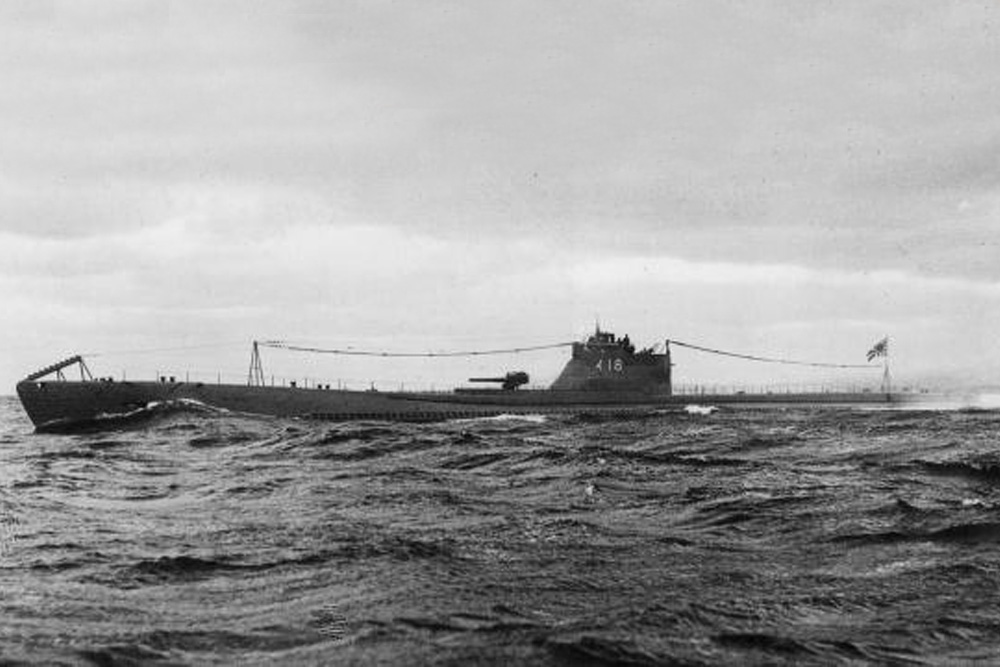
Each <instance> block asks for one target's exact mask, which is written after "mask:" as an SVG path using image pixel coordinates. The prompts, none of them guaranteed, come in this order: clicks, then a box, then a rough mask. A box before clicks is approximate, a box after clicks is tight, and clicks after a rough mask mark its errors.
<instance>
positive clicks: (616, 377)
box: [551, 327, 671, 395]
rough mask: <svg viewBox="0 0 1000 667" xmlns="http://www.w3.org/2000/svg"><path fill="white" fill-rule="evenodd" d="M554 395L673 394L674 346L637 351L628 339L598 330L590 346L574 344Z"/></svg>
mask: <svg viewBox="0 0 1000 667" xmlns="http://www.w3.org/2000/svg"><path fill="white" fill-rule="evenodd" d="M551 389H552V390H553V391H635V392H643V393H656V394H667V395H669V394H670V393H671V385H670V345H669V342H668V343H667V345H666V350H665V352H664V353H663V354H658V353H656V352H654V350H653V348H645V349H642V350H638V351H636V349H635V346H634V345H633V344H632V341H630V340H629V337H628V335H627V334H626V335H625V336H622V337H621V338H618V337H616V336H615V334H613V333H611V332H608V331H601V330H600V328H599V327H598V328H597V329H596V330H595V331H594V333H593V334H592V335H591V336H590V337H588V338H587V340H586V342H582V343H581V342H577V343H573V355H572V357H571V358H570V360H569V362H567V363H566V366H565V368H563V370H562V373H560V374H559V377H558V378H556V380H555V382H553V383H552V386H551Z"/></svg>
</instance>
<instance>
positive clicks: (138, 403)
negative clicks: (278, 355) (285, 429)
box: [17, 331, 907, 431]
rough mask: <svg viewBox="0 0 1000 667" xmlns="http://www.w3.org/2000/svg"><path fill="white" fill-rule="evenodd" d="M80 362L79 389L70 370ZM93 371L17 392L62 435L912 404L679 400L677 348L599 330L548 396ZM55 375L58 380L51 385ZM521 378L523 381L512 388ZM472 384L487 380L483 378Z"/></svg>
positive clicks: (897, 398) (37, 377)
mask: <svg viewBox="0 0 1000 667" xmlns="http://www.w3.org/2000/svg"><path fill="white" fill-rule="evenodd" d="M75 364H79V365H80V368H81V380H80V381H67V380H65V378H64V377H63V375H62V370H63V369H65V368H66V367H68V366H72V365H75ZM85 371H86V366H85V365H84V364H83V361H82V359H80V358H79V357H71V358H69V359H66V360H64V361H62V362H59V363H57V364H53V365H52V366H49V367H47V368H45V369H42V370H41V371H38V372H37V373H33V374H31V375H29V376H28V377H27V378H26V379H25V380H23V381H21V382H19V383H18V385H17V393H18V396H19V397H20V399H21V403H22V405H23V406H24V409H25V411H26V412H27V414H28V416H29V418H30V419H31V421H32V423H33V424H34V425H35V427H36V429H37V430H40V431H54V430H66V429H73V428H76V427H79V426H80V425H85V424H93V423H101V422H102V421H104V420H108V419H120V418H121V417H122V416H127V415H132V414H138V413H142V412H143V411H147V410H148V409H149V408H150V406H155V405H157V404H181V405H183V404H184V403H185V402H188V403H190V402H194V403H196V404H202V405H206V406H210V407H212V408H217V409H222V410H229V411H233V412H238V413H247V414H256V415H273V416H279V417H298V418H312V419H329V420H351V419H382V420H398V421H433V420H442V419H454V418H475V417H489V416H497V415H504V414H513V415H517V414H571V415H573V414H576V415H580V414H595V415H617V414H625V415H636V414H642V413H650V412H656V411H659V410H671V409H674V410H678V409H680V408H682V407H683V406H685V405H689V404H692V403H696V404H701V405H714V406H761V407H763V406H781V405H823V406H836V405H842V406H850V405H879V404H881V405H890V404H896V403H901V402H904V401H906V400H907V397H905V396H901V395H890V394H886V393H875V392H872V393H773V394H771V393H767V394H743V393H741V394H701V395H696V396H691V395H674V394H673V392H672V388H671V363H670V350H669V344H668V345H667V346H666V349H665V350H664V352H663V353H661V354H657V353H654V351H653V350H652V349H646V350H641V351H638V352H637V351H636V350H635V349H634V348H633V347H632V345H631V343H630V342H629V340H628V337H627V336H626V337H624V338H622V339H618V338H616V337H615V336H614V335H613V334H609V333H604V332H601V331H597V332H596V333H595V334H594V335H593V336H591V337H590V338H589V339H588V340H587V341H586V342H585V343H574V344H573V351H572V357H571V358H570V360H569V361H568V362H567V364H566V366H565V368H564V369H563V371H562V373H561V374H560V375H559V377H558V378H557V379H556V380H555V382H553V384H552V386H551V387H550V388H548V389H528V390H525V389H518V388H517V387H518V386H520V385H521V384H522V380H523V382H527V378H528V376H527V374H526V373H523V372H521V371H518V372H514V373H509V374H508V375H506V376H503V377H501V378H485V379H486V380H487V381H490V382H493V381H504V380H508V382H506V383H505V385H504V386H505V387H506V389H501V388H497V389H456V390H454V391H451V392H437V393H435V392H380V391H351V390H341V389H333V390H331V389H327V388H297V387H268V386H261V385H259V384H258V385H254V384H250V385H233V384H209V383H200V382H193V383H192V382H174V381H167V379H166V378H161V381H160V382H127V381H120V382H119V381H111V380H107V379H103V380H93V379H87V377H86V375H89V372H87V373H86V375H85ZM53 374H55V375H56V376H57V379H55V380H46V379H44V378H46V377H47V376H50V375H53ZM512 379H516V380H517V381H516V382H513V381H510V380H512ZM474 380H481V379H480V378H475V379H474Z"/></svg>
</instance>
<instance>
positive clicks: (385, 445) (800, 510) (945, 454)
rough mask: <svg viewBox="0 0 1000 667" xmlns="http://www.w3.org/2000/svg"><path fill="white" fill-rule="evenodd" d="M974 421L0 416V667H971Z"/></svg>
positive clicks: (995, 435)
mask: <svg viewBox="0 0 1000 667" xmlns="http://www.w3.org/2000/svg"><path fill="white" fill-rule="evenodd" d="M998 588H1000V412H997V411H964V412H963V411H925V412H918V411H912V412H911V411H888V410H864V411H862V410H834V409H791V410H746V409H744V410H735V411H719V412H714V413H712V414H687V413H679V414H662V415H654V416H649V417H646V418H642V419H636V420H595V419H580V418H541V417H538V418H531V419H517V418H509V419H507V418H497V419H484V420H469V421H450V422H445V423H440V424H423V425H412V424H386V423H377V422H351V423H341V424H335V423H324V422H303V421H297V420H283V419H274V418H255V417H246V416H234V415H231V414H225V413H219V412H214V411H211V410H200V409H195V408H194V407H192V406H187V407H180V408H178V409H172V410H171V409H165V410H164V409H161V410H157V411H155V412H154V413H152V414H150V415H149V418H148V419H147V420H145V421H142V422H139V423H130V424H128V425H124V426H121V427H118V428H108V429H106V430H103V431H94V432H88V433H79V434H74V435H37V434H34V433H33V432H32V429H31V426H30V424H29V422H28V420H27V418H26V416H25V415H24V414H23V412H22V411H21V408H20V406H19V404H18V403H17V401H16V400H15V399H13V398H4V399H0V656H2V657H0V662H2V664H21V663H27V664H45V665H59V664H65V665H139V664H141V665H174V664H177V665H185V664H226V665H229V664H250V665H253V664H261V665H268V664H302V665H325V664H357V665H370V664H376V665H378V664H382V665H467V664H483V665H490V664H505V665H506V664H522V665H552V664H554V665H604V664H624V665H654V664H691V665H698V664H706V665H715V664H740V665H743V664H767V665H774V664H779V665H780V664H795V665H802V664H806V665H809V664H816V665H827V664H838V663H842V664H866V663H870V664H884V663H891V664H942V663H944V664H948V663H963V662H966V661H977V660H979V661H982V662H983V663H997V662H1000V595H998V593H1000V591H998Z"/></svg>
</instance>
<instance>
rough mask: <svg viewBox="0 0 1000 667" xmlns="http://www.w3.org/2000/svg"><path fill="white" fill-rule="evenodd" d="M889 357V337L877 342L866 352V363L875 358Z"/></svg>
mask: <svg viewBox="0 0 1000 667" xmlns="http://www.w3.org/2000/svg"><path fill="white" fill-rule="evenodd" d="M887 356H889V337H888V336H886V337H885V338H883V339H882V340H880V341H879V342H877V343H875V345H873V346H872V349H870V350H868V361H872V360H873V359H875V358H876V357H887Z"/></svg>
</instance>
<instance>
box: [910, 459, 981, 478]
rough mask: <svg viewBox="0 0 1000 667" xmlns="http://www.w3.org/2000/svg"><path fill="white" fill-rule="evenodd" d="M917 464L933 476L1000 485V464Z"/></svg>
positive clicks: (954, 462) (957, 462)
mask: <svg viewBox="0 0 1000 667" xmlns="http://www.w3.org/2000/svg"><path fill="white" fill-rule="evenodd" d="M917 463H918V464H919V465H921V466H922V467H923V468H924V469H926V470H927V471H928V472H930V473H931V474H933V475H942V476H948V477H960V478H965V479H972V480H976V481H986V482H997V483H1000V463H993V462H987V461H982V462H966V461H943V462H938V461H918V462H917Z"/></svg>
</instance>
